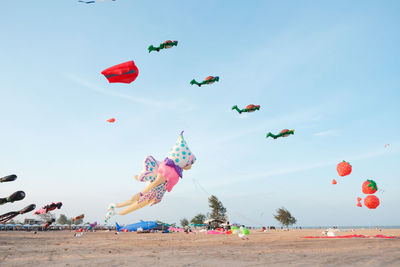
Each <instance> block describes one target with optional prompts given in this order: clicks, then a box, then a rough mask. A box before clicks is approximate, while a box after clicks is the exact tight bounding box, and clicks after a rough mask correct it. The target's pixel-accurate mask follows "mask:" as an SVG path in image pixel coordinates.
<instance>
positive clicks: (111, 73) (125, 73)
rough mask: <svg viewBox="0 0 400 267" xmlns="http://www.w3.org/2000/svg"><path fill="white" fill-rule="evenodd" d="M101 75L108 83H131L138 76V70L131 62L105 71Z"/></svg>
mask: <svg viewBox="0 0 400 267" xmlns="http://www.w3.org/2000/svg"><path fill="white" fill-rule="evenodd" d="M101 74H103V75H104V76H105V77H106V78H107V80H108V82H109V83H131V82H133V81H134V80H136V78H137V76H138V75H139V69H138V68H137V67H136V65H135V62H133V60H132V61H128V62H125V63H121V64H118V65H115V66H112V67H110V68H108V69H105V70H103V71H102V72H101Z"/></svg>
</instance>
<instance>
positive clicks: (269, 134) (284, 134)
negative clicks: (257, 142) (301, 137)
mask: <svg viewBox="0 0 400 267" xmlns="http://www.w3.org/2000/svg"><path fill="white" fill-rule="evenodd" d="M291 134H294V130H288V129H284V130H282V131H281V132H280V133H278V134H276V135H275V134H272V133H271V132H269V133H267V137H266V138H268V137H272V138H274V139H277V138H278V137H288V136H289V135H291Z"/></svg>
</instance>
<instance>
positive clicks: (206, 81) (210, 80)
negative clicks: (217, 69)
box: [190, 76, 219, 87]
mask: <svg viewBox="0 0 400 267" xmlns="http://www.w3.org/2000/svg"><path fill="white" fill-rule="evenodd" d="M218 81H219V77H218V76H215V77H214V76H208V77H207V78H205V79H204V81H202V82H201V83H198V82H196V80H194V79H193V80H191V81H190V85H193V84H197V85H198V86H199V87H200V86H202V85H203V84H212V83H214V82H218Z"/></svg>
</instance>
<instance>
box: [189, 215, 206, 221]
mask: <svg viewBox="0 0 400 267" xmlns="http://www.w3.org/2000/svg"><path fill="white" fill-rule="evenodd" d="M205 220H206V215H204V214H201V213H199V214H197V215H196V216H194V217H193V219H192V220H191V221H190V222H191V223H193V224H203V223H204V221H205Z"/></svg>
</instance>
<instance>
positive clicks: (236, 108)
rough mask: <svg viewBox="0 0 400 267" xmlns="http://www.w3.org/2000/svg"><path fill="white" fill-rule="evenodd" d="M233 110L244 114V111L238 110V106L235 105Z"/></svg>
mask: <svg viewBox="0 0 400 267" xmlns="http://www.w3.org/2000/svg"><path fill="white" fill-rule="evenodd" d="M232 110H236V111H237V112H239V114H242V111H241V110H240V109H239V108H238V106H237V105H234V106H233V107H232Z"/></svg>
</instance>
